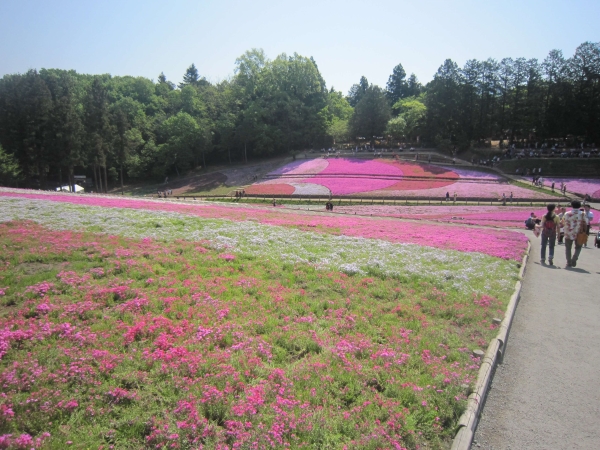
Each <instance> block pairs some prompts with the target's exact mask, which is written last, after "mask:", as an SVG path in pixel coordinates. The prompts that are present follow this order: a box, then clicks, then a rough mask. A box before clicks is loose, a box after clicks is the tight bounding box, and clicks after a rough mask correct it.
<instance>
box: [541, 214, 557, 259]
mask: <svg viewBox="0 0 600 450" xmlns="http://www.w3.org/2000/svg"><path fill="white" fill-rule="evenodd" d="M555 208H556V205H554V204H552V203H550V204H549V205H548V206H546V209H547V210H548V212H547V213H546V214H545V215H544V216H543V217H542V223H541V226H542V255H541V257H542V259H541V261H540V262H541V263H542V264H546V247H548V264H550V265H551V266H553V265H554V244H555V243H556V231H557V230H558V229H559V227H560V219H559V218H558V216H557V215H556V214H554V209H555Z"/></svg>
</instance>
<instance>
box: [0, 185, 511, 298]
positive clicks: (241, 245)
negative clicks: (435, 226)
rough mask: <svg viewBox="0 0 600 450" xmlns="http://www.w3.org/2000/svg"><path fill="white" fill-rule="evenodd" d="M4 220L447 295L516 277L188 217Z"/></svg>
mask: <svg viewBox="0 0 600 450" xmlns="http://www.w3.org/2000/svg"><path fill="white" fill-rule="evenodd" d="M9 220H32V221H35V222H38V223H40V224H42V225H44V226H46V227H49V228H52V229H57V230H88V231H93V232H102V233H107V234H112V235H121V236H127V237H132V238H144V237H151V238H154V239H157V240H165V241H173V240H177V239H185V240H191V241H209V242H210V243H211V245H212V246H213V247H214V248H216V249H220V250H223V249H227V250H228V251H235V252H238V253H246V254H250V255H254V256H257V257H260V258H269V259H271V260H275V261H280V262H282V263H283V262H290V263H308V264H312V265H314V266H315V267H316V268H319V269H327V270H339V271H343V272H345V273H348V274H368V273H369V272H370V271H371V270H376V271H377V273H383V274H387V275H389V276H395V277H398V278H400V279H403V278H407V277H408V278H414V277H417V278H419V279H422V280H424V281H428V282H431V283H433V284H434V285H436V286H437V287H438V288H440V289H446V290H448V289H454V290H457V291H458V292H460V293H463V294H469V295H471V294H472V293H473V292H477V293H480V291H483V292H485V291H486V290H492V291H496V292H498V291H502V292H505V293H506V294H507V295H509V294H510V292H511V291H512V288H513V285H514V282H515V280H516V275H517V274H516V271H515V269H514V267H513V266H514V262H511V261H505V260H501V259H498V258H493V257H491V256H487V255H483V254H480V253H462V252H458V251H454V250H441V249H435V248H430V247H422V246H419V245H415V244H402V243H400V244H399V243H392V242H388V241H383V240H378V239H366V238H357V237H348V236H335V235H329V234H319V233H315V232H307V231H300V230H297V229H295V228H287V227H281V226H273V225H265V224H261V223H257V222H254V221H245V222H233V221H231V220H226V219H206V218H200V217H191V216H187V215H184V214H180V213H175V212H165V211H145V210H134V209H120V208H103V207H97V206H81V205H72V204H67V203H56V202H49V201H43V200H31V199H22V198H9V197H0V221H9ZM477 286H479V287H480V288H477ZM483 292H482V293H483Z"/></svg>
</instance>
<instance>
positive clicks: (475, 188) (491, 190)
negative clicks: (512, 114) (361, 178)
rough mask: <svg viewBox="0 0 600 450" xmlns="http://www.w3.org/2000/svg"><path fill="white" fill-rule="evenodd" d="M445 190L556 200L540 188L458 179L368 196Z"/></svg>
mask: <svg viewBox="0 0 600 450" xmlns="http://www.w3.org/2000/svg"><path fill="white" fill-rule="evenodd" d="M446 192H449V193H450V197H452V196H453V195H454V193H455V192H456V195H457V196H458V199H459V200H460V199H463V200H464V199H465V198H486V199H490V200H499V199H500V198H501V197H502V194H505V195H506V197H507V198H508V197H509V196H510V193H511V192H512V193H513V196H514V198H515V199H519V198H527V199H537V200H552V201H557V198H556V197H554V196H552V195H550V194H549V193H546V192H545V191H540V190H530V189H527V188H522V187H520V186H514V185H510V184H508V183H494V182H491V183H486V182H472V181H458V182H456V183H454V184H452V185H449V186H444V187H436V188H432V189H413V190H388V189H382V190H378V191H373V192H369V194H368V195H369V196H371V195H372V196H373V197H390V196H395V197H400V198H406V197H408V198H412V197H418V198H432V199H434V198H437V199H440V198H443V197H445V196H446Z"/></svg>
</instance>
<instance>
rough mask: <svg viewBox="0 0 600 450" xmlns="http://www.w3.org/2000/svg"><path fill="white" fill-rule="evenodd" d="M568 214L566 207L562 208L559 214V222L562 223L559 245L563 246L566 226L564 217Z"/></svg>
mask: <svg viewBox="0 0 600 450" xmlns="http://www.w3.org/2000/svg"><path fill="white" fill-rule="evenodd" d="M566 212H567V208H565V207H564V206H562V207H561V208H560V212H559V213H558V220H559V221H560V222H559V223H560V230H559V233H558V244H559V245H561V244H563V243H564V239H565V224H564V221H563V217H564V216H565V213H566Z"/></svg>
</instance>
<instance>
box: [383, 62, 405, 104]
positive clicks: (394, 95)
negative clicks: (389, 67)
mask: <svg viewBox="0 0 600 450" xmlns="http://www.w3.org/2000/svg"><path fill="white" fill-rule="evenodd" d="M385 93H386V95H387V97H388V99H389V100H390V105H393V104H394V103H396V102H397V101H398V100H400V99H401V98H405V97H408V83H407V82H406V72H405V70H404V67H402V64H398V65H397V66H396V67H394V70H393V72H392V74H391V75H390V77H389V79H388V82H387V86H386V92H385Z"/></svg>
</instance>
